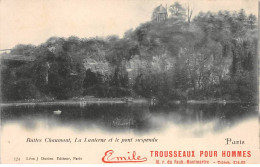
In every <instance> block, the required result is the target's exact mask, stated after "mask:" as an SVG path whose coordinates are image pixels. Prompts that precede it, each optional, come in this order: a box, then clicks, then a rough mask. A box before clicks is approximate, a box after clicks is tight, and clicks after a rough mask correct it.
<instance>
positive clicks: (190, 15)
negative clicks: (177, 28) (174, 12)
mask: <svg viewBox="0 0 260 167" xmlns="http://www.w3.org/2000/svg"><path fill="white" fill-rule="evenodd" d="M192 14H193V9H192V8H191V7H190V4H189V3H188V7H187V20H188V23H190V22H191V17H192Z"/></svg>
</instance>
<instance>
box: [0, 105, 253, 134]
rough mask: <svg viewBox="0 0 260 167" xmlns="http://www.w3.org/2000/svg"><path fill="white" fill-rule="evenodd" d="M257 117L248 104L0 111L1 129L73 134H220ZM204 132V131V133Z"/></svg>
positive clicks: (40, 107) (42, 107) (14, 108)
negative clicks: (177, 130) (169, 130)
mask: <svg viewBox="0 0 260 167" xmlns="http://www.w3.org/2000/svg"><path fill="white" fill-rule="evenodd" d="M253 116H257V106H253V105H250V104H226V105H223V104H186V105H182V104H175V105H171V106H167V107H158V106H157V107H150V106H148V105H146V104H99V105H97V104H89V105H79V104H74V105H73V104H68V105H30V106H26V105H25V106H8V107H7V106H6V107H1V123H2V126H4V125H5V124H8V123H16V124H20V125H22V126H24V127H26V128H28V129H36V128H37V126H38V123H39V122H42V123H43V125H44V127H46V128H48V129H51V128H55V127H60V126H67V127H71V128H74V129H75V130H85V129H89V128H100V129H105V130H110V131H127V130H132V131H135V132H146V133H147V132H149V131H156V130H159V129H163V128H164V127H165V126H168V125H174V126H182V127H183V128H191V127H193V126H195V125H199V128H198V129H197V130H195V131H194V132H193V133H194V134H195V135H203V132H204V131H205V130H206V129H205V128H204V126H208V123H211V125H212V128H211V129H210V130H211V131H216V132H217V131H221V130H223V129H225V128H227V127H230V126H233V125H234V124H236V123H238V122H240V121H241V120H242V119H246V118H249V117H253ZM207 130H208V129H207Z"/></svg>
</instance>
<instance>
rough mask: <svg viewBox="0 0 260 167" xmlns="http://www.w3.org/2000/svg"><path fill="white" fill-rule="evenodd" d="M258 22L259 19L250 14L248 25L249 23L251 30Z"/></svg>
mask: <svg viewBox="0 0 260 167" xmlns="http://www.w3.org/2000/svg"><path fill="white" fill-rule="evenodd" d="M256 20H257V18H256V16H255V15H253V14H250V15H249V16H248V23H249V25H250V28H251V29H253V28H254V27H255V24H256Z"/></svg>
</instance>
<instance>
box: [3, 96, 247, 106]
mask: <svg viewBox="0 0 260 167" xmlns="http://www.w3.org/2000/svg"><path fill="white" fill-rule="evenodd" d="M128 103H129V104H146V103H150V100H149V99H133V100H131V101H127V100H119V99H117V100H105V99H102V98H100V99H97V100H96V99H95V100H93V99H91V100H61V101H37V102H4V103H0V107H1V106H3V107H6V106H28V105H30V106H34V105H80V106H81V105H83V106H84V105H87V104H128ZM235 103H248V102H241V101H232V100H188V101H185V102H181V101H179V100H173V101H170V102H169V103H168V104H180V105H181V104H224V105H225V104H235Z"/></svg>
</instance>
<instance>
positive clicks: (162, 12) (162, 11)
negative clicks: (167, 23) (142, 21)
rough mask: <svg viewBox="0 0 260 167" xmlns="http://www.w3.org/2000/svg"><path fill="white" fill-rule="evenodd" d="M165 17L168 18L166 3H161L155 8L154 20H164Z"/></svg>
mask: <svg viewBox="0 0 260 167" xmlns="http://www.w3.org/2000/svg"><path fill="white" fill-rule="evenodd" d="M167 18H168V12H167V5H166V7H163V6H162V5H160V6H159V7H158V9H157V12H156V18H155V20H156V21H157V22H162V21H164V20H166V19H167Z"/></svg>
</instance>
